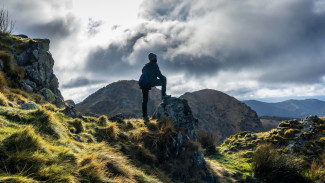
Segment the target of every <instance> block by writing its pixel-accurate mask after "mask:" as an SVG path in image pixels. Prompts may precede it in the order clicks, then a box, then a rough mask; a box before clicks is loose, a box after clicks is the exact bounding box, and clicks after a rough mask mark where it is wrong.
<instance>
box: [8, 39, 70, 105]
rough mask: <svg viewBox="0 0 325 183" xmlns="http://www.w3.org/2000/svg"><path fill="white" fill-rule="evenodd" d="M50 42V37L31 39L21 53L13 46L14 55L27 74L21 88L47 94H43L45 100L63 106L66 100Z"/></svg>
mask: <svg viewBox="0 0 325 183" xmlns="http://www.w3.org/2000/svg"><path fill="white" fill-rule="evenodd" d="M49 44H50V41H49V40H48V39H35V40H34V41H32V40H31V41H30V42H29V44H28V47H27V49H26V50H24V51H23V52H21V53H20V54H17V53H18V51H16V48H15V47H13V55H14V59H15V61H16V63H17V64H18V65H19V66H21V67H23V68H24V74H25V76H24V80H23V82H22V83H21V84H20V86H21V89H23V90H25V91H28V92H33V91H34V92H39V93H41V94H46V95H43V96H44V98H45V100H47V101H48V102H50V103H53V104H55V105H57V106H58V107H62V106H63V105H64V100H63V97H62V95H61V92H60V90H59V89H58V87H59V82H58V79H57V77H56V76H55V74H54V73H53V66H54V60H53V58H52V55H51V53H50V52H49ZM44 88H46V89H48V90H50V91H51V92H50V93H51V95H52V94H54V95H55V97H49V95H48V94H49V92H44V90H43V89H44ZM41 90H43V91H41ZM53 98H55V99H53ZM48 99H51V100H48ZM52 99H53V100H52Z"/></svg>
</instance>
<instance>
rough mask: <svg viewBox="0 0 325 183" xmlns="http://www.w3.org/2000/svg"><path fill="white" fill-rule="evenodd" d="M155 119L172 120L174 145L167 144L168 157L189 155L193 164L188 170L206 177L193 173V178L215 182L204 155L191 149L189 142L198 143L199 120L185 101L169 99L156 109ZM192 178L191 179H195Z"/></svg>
mask: <svg viewBox="0 0 325 183" xmlns="http://www.w3.org/2000/svg"><path fill="white" fill-rule="evenodd" d="M153 118H155V119H158V121H159V120H164V119H165V120H166V119H167V120H170V121H171V123H172V125H173V127H174V128H175V132H174V133H172V135H171V137H170V138H171V139H172V143H170V144H166V147H165V148H167V149H168V150H166V152H168V154H166V155H167V156H168V157H172V158H175V159H178V158H179V156H181V154H182V153H184V152H187V153H189V154H190V155H189V157H188V158H189V161H190V162H191V163H190V165H189V167H187V168H188V170H189V171H193V170H196V169H199V170H201V171H203V172H204V176H202V175H200V174H199V173H198V172H196V173H193V174H194V175H192V176H193V177H195V176H201V178H200V179H202V180H204V182H211V183H212V182H214V177H213V175H212V173H211V172H210V171H209V170H208V168H207V165H206V162H205V160H204V154H203V153H202V152H201V151H199V149H196V148H190V147H189V145H188V143H189V141H194V142H197V141H198V134H197V131H198V120H197V119H195V118H194V117H193V114H192V110H191V108H190V106H189V105H188V103H187V101H186V100H185V99H179V98H174V97H172V98H169V99H166V100H164V101H163V102H162V103H161V104H160V105H159V106H158V108H157V109H156V111H155V113H154V115H153ZM193 177H191V178H193Z"/></svg>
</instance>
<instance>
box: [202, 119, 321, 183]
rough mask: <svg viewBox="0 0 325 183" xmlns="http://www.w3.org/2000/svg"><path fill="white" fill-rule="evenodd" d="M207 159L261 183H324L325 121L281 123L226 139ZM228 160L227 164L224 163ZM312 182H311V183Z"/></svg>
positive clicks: (311, 120)
mask: <svg viewBox="0 0 325 183" xmlns="http://www.w3.org/2000/svg"><path fill="white" fill-rule="evenodd" d="M219 151H220V154H218V155H212V156H210V157H208V158H209V159H211V160H213V161H216V162H219V163H224V164H225V165H226V166H227V167H232V168H233V169H234V170H237V171H240V172H243V173H247V174H250V173H252V172H254V175H255V178H257V179H259V180H263V181H262V182H270V183H271V182H283V183H284V182H317V183H318V182H319V183H323V182H325V118H318V117H317V116H309V117H307V118H305V119H303V120H301V121H298V120H288V121H283V122H281V123H280V124H279V126H278V127H277V128H275V129H272V130H270V131H268V132H260V133H251V132H247V131H244V132H240V133H238V134H235V135H232V136H230V137H228V138H227V139H226V140H225V141H224V142H223V144H222V145H221V146H220V147H219ZM225 159H227V160H228V161H225ZM310 179H312V180H310Z"/></svg>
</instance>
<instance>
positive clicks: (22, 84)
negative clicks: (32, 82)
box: [20, 82, 33, 92]
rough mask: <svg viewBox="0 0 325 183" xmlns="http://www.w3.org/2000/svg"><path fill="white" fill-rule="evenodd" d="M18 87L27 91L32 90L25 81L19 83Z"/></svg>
mask: <svg viewBox="0 0 325 183" xmlns="http://www.w3.org/2000/svg"><path fill="white" fill-rule="evenodd" d="M20 88H21V89H23V90H25V91H27V92H33V88H32V87H31V86H29V85H28V84H26V83H25V82H22V83H20Z"/></svg>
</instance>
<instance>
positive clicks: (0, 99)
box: [0, 92, 8, 106]
mask: <svg viewBox="0 0 325 183" xmlns="http://www.w3.org/2000/svg"><path fill="white" fill-rule="evenodd" d="M0 106H8V99H7V97H6V96H5V95H4V94H3V93H1V92H0Z"/></svg>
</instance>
